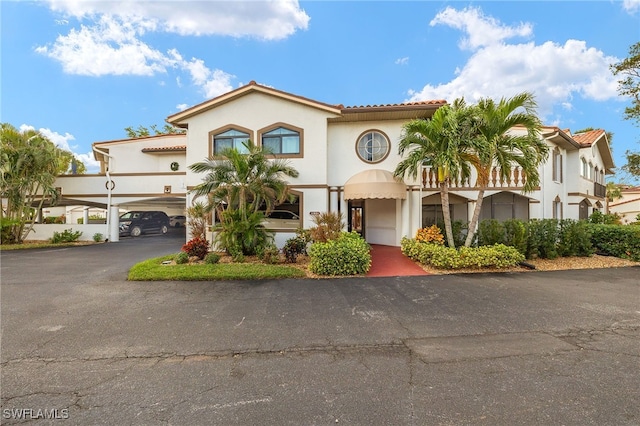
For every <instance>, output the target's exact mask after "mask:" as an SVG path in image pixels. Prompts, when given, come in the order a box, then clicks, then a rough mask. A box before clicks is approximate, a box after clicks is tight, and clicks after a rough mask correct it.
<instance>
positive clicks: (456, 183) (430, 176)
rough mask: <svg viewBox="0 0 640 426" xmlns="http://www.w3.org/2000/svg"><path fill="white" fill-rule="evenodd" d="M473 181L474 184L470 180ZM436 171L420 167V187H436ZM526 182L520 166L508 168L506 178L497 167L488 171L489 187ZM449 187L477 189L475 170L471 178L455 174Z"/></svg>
mask: <svg viewBox="0 0 640 426" xmlns="http://www.w3.org/2000/svg"><path fill="white" fill-rule="evenodd" d="M472 180H473V181H474V185H472V184H471V181H472ZM438 183H439V182H438V173H437V171H436V170H435V169H432V168H431V167H423V169H422V187H423V188H425V189H438V188H439V185H438ZM525 183H526V174H525V173H524V171H523V170H522V169H521V168H520V167H514V168H512V169H511V170H510V172H509V175H508V177H507V178H506V179H502V178H501V177H500V173H499V169H498V168H497V167H494V168H493V169H491V173H489V183H488V187H489V188H501V189H506V188H508V189H522V187H524V184H525ZM450 188H451V189H477V188H478V184H477V175H476V174H475V172H474V173H473V174H472V176H471V178H467V179H462V178H460V176H456V177H454V178H452V179H451V187H450Z"/></svg>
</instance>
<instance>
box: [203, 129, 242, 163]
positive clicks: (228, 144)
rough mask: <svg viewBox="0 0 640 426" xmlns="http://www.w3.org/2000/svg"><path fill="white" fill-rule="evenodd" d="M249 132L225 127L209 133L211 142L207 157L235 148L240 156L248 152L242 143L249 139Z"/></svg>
mask: <svg viewBox="0 0 640 426" xmlns="http://www.w3.org/2000/svg"><path fill="white" fill-rule="evenodd" d="M251 133H252V132H251V131H250V130H248V129H245V128H242V127H240V126H233V125H232V126H226V127H222V128H220V129H216V130H212V131H211V132H209V138H210V140H211V145H210V150H209V155H211V156H216V155H220V153H221V152H222V151H224V150H225V149H229V148H235V149H237V150H238V151H239V152H240V153H242V154H247V153H248V152H249V151H248V150H247V148H246V147H245V146H244V143H245V142H246V141H248V140H250V139H251Z"/></svg>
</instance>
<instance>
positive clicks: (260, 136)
mask: <svg viewBox="0 0 640 426" xmlns="http://www.w3.org/2000/svg"><path fill="white" fill-rule="evenodd" d="M445 104H446V101H444V100H435V101H425V102H413V103H405V104H389V105H368V106H358V107H344V106H342V105H330V104H326V103H322V102H317V101H314V100H311V99H307V98H304V97H301V96H296V95H293V94H290V93H286V92H282V91H279V90H276V89H273V88H270V87H266V86H262V85H259V84H256V83H255V82H251V83H249V84H248V85H245V86H242V87H240V88H238V89H236V90H233V91H231V92H229V93H226V94H224V95H221V96H218V97H216V98H214V99H211V100H208V101H206V102H203V103H201V104H199V105H195V106H193V107H191V108H189V109H187V110H184V111H182V112H179V113H177V114H174V115H172V116H170V117H168V119H167V121H168V122H169V123H170V124H172V125H174V126H176V127H180V128H184V129H186V130H187V133H186V134H183V135H166V136H154V137H147V138H138V139H129V140H120V141H110V142H99V143H94V145H93V146H94V152H95V155H96V159H98V160H99V161H100V162H101V164H102V168H101V174H100V175H97V176H95V175H94V176H81V177H79V176H61V177H60V178H59V180H58V184H57V185H58V186H60V187H61V188H62V194H63V197H65V196H67V194H68V197H69V198H73V199H74V200H87V201H94V202H97V201H99V202H101V203H108V204H110V205H111V206H119V207H120V208H123V209H132V208H134V206H135V208H138V209H139V208H144V207H145V206H147V207H148V209H158V208H159V207H161V206H166V208H168V209H171V211H168V213H169V214H183V212H184V209H185V207H186V206H189V205H191V204H192V203H193V201H194V200H193V197H192V194H191V193H189V191H188V190H189V189H191V188H193V187H194V186H196V185H198V184H199V183H200V182H201V179H202V176H200V175H197V174H194V173H193V172H191V171H190V170H189V169H188V165H190V164H193V163H196V162H199V161H202V160H204V159H205V158H207V157H209V156H211V155H216V153H218V152H220V150H222V149H224V148H226V147H231V146H233V147H237V148H242V142H243V141H245V140H247V139H251V140H253V141H255V142H256V143H257V144H258V145H264V146H268V147H269V148H270V149H271V150H272V151H273V152H274V153H275V155H276V156H278V157H280V158H285V159H287V160H288V161H289V162H290V163H291V165H292V166H293V167H295V168H296V169H297V170H298V171H299V172H300V175H299V177H297V178H295V179H291V180H290V182H289V184H290V189H291V192H292V193H293V194H295V195H296V200H295V201H294V202H292V203H287V204H285V205H282V206H279V207H278V209H279V210H288V211H290V212H293V213H295V214H296V215H297V216H298V217H299V218H300V226H301V227H305V228H308V227H310V226H313V222H312V218H313V215H314V214H316V213H319V212H325V211H333V212H340V213H344V214H345V217H346V221H347V227H348V229H350V230H356V231H358V232H361V233H362V234H363V235H364V237H365V238H366V239H367V241H369V242H370V243H374V244H386V245H395V246H397V245H399V244H400V240H401V238H402V237H403V236H413V235H414V234H415V232H416V231H417V229H418V228H420V227H421V226H424V225H428V224H431V223H433V222H435V221H437V220H438V219H439V218H441V215H442V209H441V205H440V195H439V191H438V187H437V182H436V181H435V176H434V173H432V172H431V171H430V170H429V169H428V168H425V169H424V170H423V172H422V175H421V176H419V177H418V179H417V180H416V181H413V180H411V179H405V180H404V181H397V180H395V179H394V178H393V171H394V170H395V168H396V165H397V164H398V162H399V161H400V160H401V157H400V156H399V155H398V140H399V139H400V137H401V131H402V126H403V124H404V123H406V122H407V121H409V120H411V119H416V118H423V119H427V118H429V117H431V116H432V115H433V113H434V111H435V110H436V109H437V108H439V107H441V106H443V105H445ZM513 131H514V132H523V131H524V130H523V129H518V128H514V129H513ZM541 137H543V138H544V139H545V141H546V143H547V144H548V145H549V147H550V150H551V151H550V156H549V161H547V162H546V163H545V164H544V165H542V166H541V173H540V175H541V185H540V187H539V188H538V189H536V190H535V191H534V192H532V193H529V194H522V193H521V190H522V187H523V184H524V179H526V176H523V174H522V171H520V170H518V169H517V168H514V170H513V171H512V175H511V179H510V180H509V181H507V182H501V181H499V179H497V178H492V180H491V188H490V189H489V190H488V191H486V193H485V197H486V198H485V200H484V202H483V208H482V213H481V218H483V219H486V218H496V219H501V220H505V219H509V218H520V219H525V220H526V219H530V218H553V217H556V218H573V219H579V218H586V217H587V216H588V215H589V214H590V213H592V212H593V210H600V209H602V208H603V207H604V204H605V193H604V176H605V175H606V174H610V173H612V169H613V167H614V164H613V159H612V156H611V151H610V149H609V145H608V141H607V138H606V134H605V132H604V131H602V130H595V131H592V132H586V133H583V134H578V135H571V134H570V132H569V131H563V130H560V129H558V128H556V127H544V128H543V131H542V135H541ZM109 161H111V165H110V166H109ZM176 164H177V169H175V170H174V168H175V165H176ZM172 165H173V167H172ZM107 171H109V176H107ZM108 177H109V178H110V179H111V180H112V181H113V183H114V184H111V188H112V189H111V199H110V201H107V198H106V196H107V192H108V188H109V186H110V185H107V186H106V187H105V184H106V182H107V178H108ZM476 195H477V188H476V187H475V177H472V178H471V179H470V180H469V181H467V182H457V183H455V184H454V185H453V188H452V190H451V195H450V201H451V211H452V215H453V218H454V220H462V221H467V220H468V219H469V218H470V217H471V214H472V212H473V207H474V204H475V198H476ZM176 210H180V212H176ZM275 231H276V243H277V244H279V245H282V244H283V243H284V241H285V240H286V239H287V238H289V237H290V236H292V235H293V232H292V229H291V228H288V229H276V230H275Z"/></svg>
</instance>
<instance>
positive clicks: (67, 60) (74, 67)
mask: <svg viewBox="0 0 640 426" xmlns="http://www.w3.org/2000/svg"><path fill="white" fill-rule="evenodd" d="M141 33H142V30H141V29H140V28H139V27H135V26H134V25H131V24H128V23H123V22H121V21H118V20H117V19H114V18H112V17H109V16H102V17H101V18H100V20H99V21H98V23H97V24H96V25H94V26H84V25H81V26H80V29H79V30H76V29H75V28H74V29H71V31H70V32H69V34H68V35H66V36H65V35H60V36H58V38H57V39H56V41H55V43H54V44H53V45H49V46H40V47H37V48H36V52H38V53H41V54H43V55H46V56H48V57H50V58H52V59H55V60H57V61H59V62H60V63H61V64H62V67H63V69H64V71H65V72H66V73H69V74H79V75H90V76H102V75H153V74H155V73H157V72H163V71H164V70H165V69H166V67H167V66H168V65H170V64H171V63H172V61H171V58H170V57H168V56H166V55H164V54H162V53H161V52H159V51H158V50H155V49H152V48H151V47H149V46H148V45H146V44H145V43H144V42H142V41H140V40H139V39H138V35H140V34H141Z"/></svg>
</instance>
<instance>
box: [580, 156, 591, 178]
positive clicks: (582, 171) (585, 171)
mask: <svg viewBox="0 0 640 426" xmlns="http://www.w3.org/2000/svg"><path fill="white" fill-rule="evenodd" d="M580 161H582V168H581V169H580V176H582V177H585V178H588V177H589V165H588V164H587V160H585V159H584V157H582V158H581V159H580Z"/></svg>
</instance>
